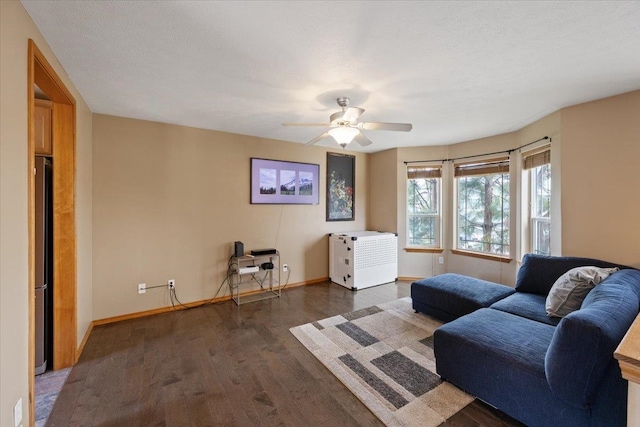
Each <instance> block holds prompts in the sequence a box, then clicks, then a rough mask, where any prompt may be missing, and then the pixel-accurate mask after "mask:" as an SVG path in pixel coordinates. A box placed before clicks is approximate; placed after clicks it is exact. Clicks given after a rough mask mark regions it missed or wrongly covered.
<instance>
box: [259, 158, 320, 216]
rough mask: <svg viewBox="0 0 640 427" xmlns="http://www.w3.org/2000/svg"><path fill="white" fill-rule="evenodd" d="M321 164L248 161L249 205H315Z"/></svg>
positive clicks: (262, 160) (317, 201) (318, 197)
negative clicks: (249, 167)
mask: <svg viewBox="0 0 640 427" xmlns="http://www.w3.org/2000/svg"><path fill="white" fill-rule="evenodd" d="M319 182H320V165H315V164H312V163H297V162H285V161H280V160H268V159H258V158H255V157H252V158H251V203H252V204H265V203H266V204H281V205H284V204H287V205H288V204H293V205H317V204H319V203H320V188H319Z"/></svg>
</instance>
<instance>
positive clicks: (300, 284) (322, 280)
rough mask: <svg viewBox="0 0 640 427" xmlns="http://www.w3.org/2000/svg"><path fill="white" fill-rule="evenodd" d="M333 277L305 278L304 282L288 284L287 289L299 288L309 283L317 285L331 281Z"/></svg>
mask: <svg viewBox="0 0 640 427" xmlns="http://www.w3.org/2000/svg"><path fill="white" fill-rule="evenodd" d="M330 280H331V279H330V278H329V277H321V278H319V279H311V280H305V281H303V282H297V283H289V284H288V285H286V286H287V287H286V289H289V288H297V287H299V286H307V285H317V284H318V283H325V282H329V281H330Z"/></svg>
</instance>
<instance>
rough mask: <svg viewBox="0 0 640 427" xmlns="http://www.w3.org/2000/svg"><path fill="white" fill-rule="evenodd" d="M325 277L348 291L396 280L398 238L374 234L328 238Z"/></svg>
mask: <svg viewBox="0 0 640 427" xmlns="http://www.w3.org/2000/svg"><path fill="white" fill-rule="evenodd" d="M329 277H330V279H331V281H332V282H334V283H337V284H338V285H341V286H344V287H345V288H348V289H351V290H357V289H363V288H368V287H370V286H376V285H381V284H383V283H389V282H394V281H395V280H397V278H398V236H397V235H396V234H394V233H382V232H378V231H355V232H350V233H332V234H330V235H329Z"/></svg>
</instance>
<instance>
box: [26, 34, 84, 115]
mask: <svg viewBox="0 0 640 427" xmlns="http://www.w3.org/2000/svg"><path fill="white" fill-rule="evenodd" d="M29 49H30V53H31V52H33V56H32V58H33V59H34V60H35V62H36V63H35V64H34V65H35V67H34V74H33V81H32V82H33V83H35V84H37V85H38V87H39V88H40V89H42V91H43V92H44V93H45V94H46V95H47V97H48V98H49V99H50V100H51V101H53V102H57V103H60V104H69V105H76V100H75V98H74V97H73V95H71V92H69V90H68V89H67V87H66V86H65V85H64V83H62V79H60V77H59V76H58V73H56V71H55V70H54V69H53V67H52V66H51V64H49V61H47V58H46V57H45V56H44V55H43V53H42V52H41V51H40V49H38V46H37V45H36V44H35V42H34V41H33V40H31V39H29ZM28 90H29V91H30V92H32V91H33V85H30V86H29V87H28Z"/></svg>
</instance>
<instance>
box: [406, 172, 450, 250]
mask: <svg viewBox="0 0 640 427" xmlns="http://www.w3.org/2000/svg"><path fill="white" fill-rule="evenodd" d="M412 168H423V169H425V170H429V171H437V172H435V173H434V176H429V177H414V178H411V177H410V174H411V172H410V170H411V169H412ZM435 175H437V176H435ZM416 179H425V180H426V179H434V180H435V181H436V185H437V186H436V192H437V197H436V203H437V209H436V211H437V213H435V214H433V213H431V214H415V213H411V212H410V206H409V185H410V181H411V180H416ZM405 197H406V200H405V215H406V226H405V232H406V248H407V249H409V250H411V249H414V250H420V249H425V250H430V249H435V250H441V249H442V166H441V165H413V166H407V174H406V184H405ZM411 218H435V236H434V244H433V245H420V244H416V243H412V242H411V232H410V230H411Z"/></svg>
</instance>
